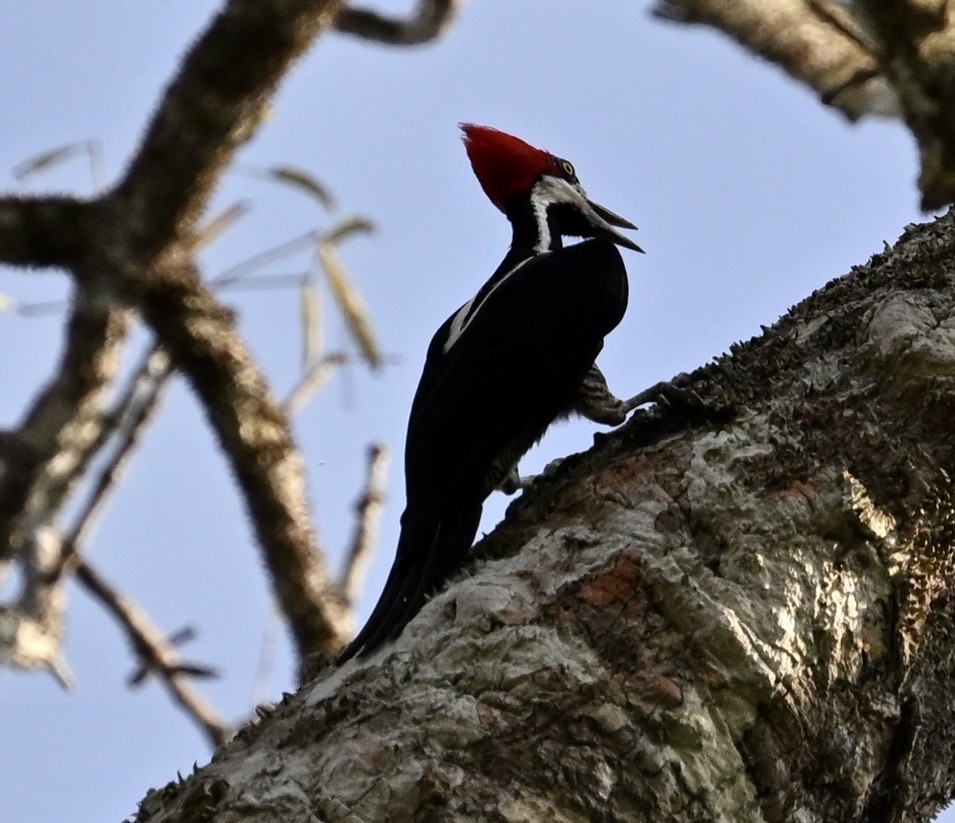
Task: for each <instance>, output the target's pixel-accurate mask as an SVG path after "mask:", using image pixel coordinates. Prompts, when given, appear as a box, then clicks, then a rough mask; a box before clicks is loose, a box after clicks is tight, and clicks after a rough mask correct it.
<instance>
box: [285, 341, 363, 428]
mask: <svg viewBox="0 0 955 823" xmlns="http://www.w3.org/2000/svg"><path fill="white" fill-rule="evenodd" d="M346 359H347V355H345V354H342V353H331V354H326V355H325V356H324V357H322V359H321V360H319V361H318V362H317V363H315V364H314V365H313V366H311V367H310V368H309V369H308V371H306V372H305V374H304V375H302V379H301V380H299V382H298V383H296V384H295V385H294V386H293V387H292V390H291V391H290V392H289V394H288V397H286V398H285V400H284V401H283V402H282V411H283V412H285V414H286V415H288V416H289V417H295V415H297V414H298V413H299V412H300V411H301V410H302V409H303V408H304V407H305V404H306V403H308V401H309V400H311V399H312V397H313V396H314V395H315V393H316V392H318V391H319V390H320V389H321V388H322V386H324V385H325V384H326V383H327V382H328V380H329V378H331V376H332V375H333V374H334V373H335V372H336V371H337V370H338V368H339V367H340V366H341V365H342V364H343V363H344V362H345V360H346Z"/></svg>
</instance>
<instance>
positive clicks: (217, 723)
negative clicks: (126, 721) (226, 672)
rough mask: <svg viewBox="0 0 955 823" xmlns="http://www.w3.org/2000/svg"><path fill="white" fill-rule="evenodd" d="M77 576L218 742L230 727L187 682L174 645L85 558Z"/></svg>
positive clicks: (208, 735) (142, 657)
mask: <svg viewBox="0 0 955 823" xmlns="http://www.w3.org/2000/svg"><path fill="white" fill-rule="evenodd" d="M76 579H77V580H78V581H79V582H80V583H81V584H82V586H83V588H85V589H86V590H87V591H88V592H89V593H90V594H91V595H93V597H95V598H96V599H97V600H99V601H100V603H102V604H103V605H104V606H105V607H106V608H107V609H108V610H109V611H110V612H111V613H112V614H113V615H114V616H115V617H116V618H117V620H118V621H119V623H120V625H121V626H122V627H123V630H124V631H125V632H126V637H127V639H128V640H129V643H130V645H131V646H132V648H133V651H134V652H135V653H136V656H137V657H138V658H139V659H140V660H141V661H142V663H143V665H144V666H147V667H148V668H149V669H150V670H152V671H154V672H156V674H158V675H159V676H160V678H161V680H162V682H163V684H164V685H165V686H166V688H167V689H168V691H169V693H170V694H171V695H172V697H173V699H174V700H175V701H176V702H177V703H178V704H179V705H180V706H182V708H183V709H185V710H186V713H187V714H188V715H189V716H190V717H192V718H193V720H195V722H196V723H197V724H198V725H199V726H200V727H201V728H202V730H203V732H205V735H206V738H207V739H208V740H209V742H210V744H211V745H212V746H213V747H215V746H220V745H222V744H223V743H225V742H227V741H228V740H229V738H230V737H232V731H231V730H230V729H229V727H228V726H227V724H226V723H225V722H224V721H223V720H221V719H220V718H219V716H218V715H217V714H216V712H215V711H214V710H213V709H212V707H211V706H209V705H208V704H207V703H206V702H205V701H204V700H203V699H202V697H200V696H199V694H198V693H197V692H196V691H195V690H194V689H193V688H192V686H191V685H190V683H189V677H190V673H189V669H190V667H189V666H188V665H186V664H183V663H182V661H180V660H179V655H178V653H177V652H176V648H175V645H174V644H173V643H172V642H170V640H169V639H168V638H167V637H165V635H164V634H163V633H162V632H161V631H160V630H159V628H157V627H156V625H155V624H154V623H153V622H152V621H151V620H150V619H149V617H148V616H147V615H146V613H145V612H144V611H142V609H140V608H139V607H138V606H137V605H136V604H135V603H133V602H132V601H131V600H130V599H129V598H128V597H126V596H125V595H123V594H121V593H120V592H118V591H117V590H116V589H115V588H113V586H111V585H110V584H109V583H108V582H107V581H106V580H105V579H104V578H103V577H102V576H101V575H100V574H99V573H98V572H97V571H96V570H95V569H93V567H92V566H90V565H89V563H87V562H86V561H85V560H81V561H79V563H78V564H77V566H76Z"/></svg>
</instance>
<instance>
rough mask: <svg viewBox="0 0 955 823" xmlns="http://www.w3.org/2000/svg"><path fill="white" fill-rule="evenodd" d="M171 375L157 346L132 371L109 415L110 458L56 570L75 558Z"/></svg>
mask: <svg viewBox="0 0 955 823" xmlns="http://www.w3.org/2000/svg"><path fill="white" fill-rule="evenodd" d="M171 375H172V365H171V364H170V362H169V358H168V356H167V355H166V352H165V351H164V350H163V349H162V348H161V347H159V346H153V347H152V348H151V349H150V350H149V352H148V353H147V354H146V356H145V357H144V358H143V361H142V363H141V364H140V366H139V368H138V369H137V370H136V371H135V373H134V375H133V378H132V379H131V380H130V382H129V386H128V387H127V389H126V392H125V393H124V394H123V396H122V397H121V398H120V399H119V401H118V402H117V403H116V411H115V412H114V413H113V414H112V415H110V417H111V418H113V419H114V420H115V421H116V422H115V424H114V425H115V434H116V443H115V445H114V446H113V448H112V453H111V454H110V456H109V458H108V459H107V460H106V462H105V464H104V465H103V466H101V467H100V468H99V469H98V471H97V475H96V477H95V478H94V479H93V480H92V481H91V483H90V491H89V493H88V494H87V498H86V501H85V502H84V503H83V505H82V506H81V507H80V510H79V513H78V514H77V515H76V517H75V518H74V524H73V527H72V528H71V529H70V531H69V532H68V534H67V535H66V537H65V538H64V541H63V546H64V552H63V556H62V559H61V564H60V572H59V573H62V571H64V570H65V569H66V568H68V567H69V566H70V565H71V564H72V563H73V562H75V558H76V555H75V552H76V549H77V547H78V546H79V545H80V544H81V543H83V542H84V541H85V539H86V537H87V535H88V534H89V532H90V530H91V529H92V526H93V523H94V521H95V519H96V516H97V515H98V514H99V512H100V511H101V510H102V508H103V506H104V505H105V504H106V501H107V499H108V497H109V494H110V492H111V491H113V490H114V489H115V488H116V483H117V481H118V480H119V477H120V475H121V474H122V470H123V469H124V468H125V466H126V464H127V463H128V462H129V459H130V457H131V456H132V453H133V449H134V448H135V447H136V445H137V443H138V441H139V437H140V435H141V434H142V432H143V429H144V428H145V427H146V424H147V423H148V422H149V421H150V419H151V418H152V416H153V413H154V412H155V411H156V409H157V407H158V405H159V398H160V396H161V394H162V391H163V389H164V388H165V386H166V385H167V384H168V381H169V377H170V376H171ZM104 431H105V429H104Z"/></svg>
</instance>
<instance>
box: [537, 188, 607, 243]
mask: <svg viewBox="0 0 955 823" xmlns="http://www.w3.org/2000/svg"><path fill="white" fill-rule="evenodd" d="M557 203H570V204H571V205H573V206H575V207H576V208H578V209H580V210H581V211H583V212H584V213H585V214H590V213H592V212H593V210H592V209H591V208H590V204H589V203H588V202H587V197H586V195H585V194H584V190H583V189H582V188H580V186H579V185H577V186H575V185H574V184H573V183H571V182H569V181H568V180H564V179H563V178H562V177H553V176H552V175H549V174H546V175H544V176H543V177H542V178H541V179H540V180H538V181H537V182H536V183H535V184H534V188H533V190H532V191H531V208H532V209H533V210H534V219H535V220H536V221H537V236H538V237H539V238H540V240H539V241H538V242H537V245H536V246H534V251H536V252H537V253H538V254H542V253H544V252H545V251H549V249H550V243H551V236H550V226H549V225H548V223H547V209H548V208H550V207H551V206H553V205H556V204H557Z"/></svg>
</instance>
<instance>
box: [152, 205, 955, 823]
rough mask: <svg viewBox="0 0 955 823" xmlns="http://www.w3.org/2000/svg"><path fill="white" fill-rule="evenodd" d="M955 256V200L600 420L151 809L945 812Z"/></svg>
mask: <svg viewBox="0 0 955 823" xmlns="http://www.w3.org/2000/svg"><path fill="white" fill-rule="evenodd" d="M953 259H955V219H953V217H952V216H951V215H949V216H947V217H945V218H943V219H940V220H938V221H936V222H933V223H929V224H926V225H923V226H913V227H909V228H908V229H907V230H906V233H905V235H904V236H903V237H902V239H901V240H900V241H899V243H898V244H897V245H896V246H895V247H894V248H888V247H887V248H886V250H885V251H884V252H883V253H881V254H878V255H876V256H875V257H873V258H872V260H871V261H870V262H869V263H868V264H867V265H865V266H859V267H857V268H855V269H854V270H853V271H852V272H851V273H850V274H848V275H846V276H845V277H842V278H840V279H837V280H835V281H833V282H832V283H831V284H830V285H829V286H827V287H826V288H825V289H823V290H821V291H819V292H817V293H815V294H814V295H812V296H811V297H810V298H808V299H807V300H806V301H805V302H803V303H801V304H800V305H798V306H796V307H795V308H794V309H792V310H791V312H790V313H789V314H788V315H786V316H785V317H784V318H782V319H781V320H780V321H779V322H778V323H777V324H776V325H775V326H773V327H772V328H769V329H766V330H765V333H764V334H763V335H762V336H761V337H759V338H758V339H754V340H752V341H750V342H748V343H746V344H741V345H738V346H735V347H734V349H733V351H732V352H731V353H730V354H728V355H725V356H723V357H720V358H719V359H717V360H716V361H715V362H714V363H712V364H711V365H709V366H706V367H704V368H701V369H699V370H698V371H697V372H695V373H694V374H693V375H691V377H690V388H691V389H692V392H694V393H695V398H693V397H692V396H691V400H690V401H689V402H688V403H687V405H685V406H669V407H658V408H654V409H653V410H651V411H649V412H647V411H644V412H640V413H638V414H637V415H636V416H635V417H634V418H633V419H632V420H631V421H630V422H629V423H628V424H627V425H626V426H624V427H622V428H621V429H619V430H618V431H616V432H614V433H613V434H611V435H609V436H606V437H600V438H599V442H598V443H597V444H596V445H595V447H594V448H593V449H592V450H591V451H590V452H588V453H586V454H583V455H578V456H576V457H574V458H572V459H569V460H567V461H566V462H565V463H564V464H563V465H561V466H560V468H559V469H558V470H556V471H555V472H553V473H552V474H551V475H550V476H548V477H546V478H543V479H541V480H539V481H538V483H537V484H536V485H535V487H534V488H533V490H532V491H531V492H529V493H526V494H525V495H524V497H523V498H522V499H521V500H520V501H518V502H517V503H516V504H515V505H513V506H512V507H511V509H510V511H509V513H508V516H507V518H506V520H505V522H504V523H503V525H502V526H501V527H500V528H498V529H497V530H496V531H495V532H494V534H492V535H491V536H490V537H489V538H488V539H487V540H486V541H485V542H484V544H483V545H482V546H481V550H482V553H483V555H484V558H483V559H482V560H481V561H480V562H479V563H478V564H477V566H476V567H475V568H472V569H471V570H470V572H469V574H468V575H467V576H465V577H464V578H463V579H459V580H458V581H456V582H455V583H453V584H452V585H451V586H450V588H449V589H448V590H447V591H445V592H444V593H442V594H440V595H439V596H437V597H435V598H434V599H433V600H432V601H431V602H430V603H429V604H428V605H427V606H426V607H425V609H424V610H423V612H422V613H421V614H420V615H419V617H418V618H417V619H416V620H415V621H413V622H412V623H411V624H410V625H409V627H408V628H407V630H406V631H405V633H404V634H403V635H402V637H401V638H400V639H399V640H398V642H397V643H396V644H394V645H392V646H389V647H387V648H386V649H385V650H383V651H382V652H380V653H378V654H377V655H375V656H373V657H371V658H370V659H368V660H365V661H358V662H352V663H349V664H348V665H346V666H344V667H342V668H341V669H336V668H334V667H328V668H325V669H324V670H322V671H321V672H319V673H318V675H317V677H315V679H314V680H313V681H312V682H310V683H309V684H308V685H307V686H306V687H305V688H303V689H302V690H301V691H300V693H298V694H297V695H295V696H288V697H287V698H286V699H285V701H283V703H282V705H281V706H279V707H278V708H277V709H276V710H275V711H274V713H263V718H262V719H261V721H260V722H259V723H258V724H257V725H255V726H253V727H249V728H248V729H246V730H245V731H244V732H242V733H240V735H239V737H238V738H237V739H236V740H235V741H234V742H233V743H231V744H230V745H229V746H227V747H225V748H223V749H222V750H220V751H219V752H218V754H217V755H216V756H215V758H214V759H213V762H212V763H211V764H210V765H208V766H206V767H204V768H202V769H200V770H199V771H197V772H196V773H195V774H194V775H192V776H191V777H188V778H187V779H185V780H184V781H182V782H180V783H177V784H170V785H169V786H167V787H166V788H165V789H162V790H158V791H155V792H153V793H151V794H150V795H149V796H148V797H147V798H146V799H145V800H144V801H143V805H142V808H141V811H140V814H139V816H138V820H139V821H141V823H145V822H146V821H149V823H157V822H158V821H170V820H206V819H208V820H212V819H214V820H216V821H217V823H228V821H233V820H235V821H238V820H242V821H244V822H245V823H248V821H279V820H281V821H285V822H286V823H295V821H314V820H331V821H338V820H342V821H345V820H357V821H378V820H394V821H404V820H469V821H470V820H504V821H537V820H550V821H588V820H601V821H633V820H648V821H658V820H659V821H663V820H666V821H705V820H725V821H793V820H796V821H854V820H858V821H862V820H866V821H874V820H879V821H909V820H926V819H929V818H930V816H931V815H932V814H933V813H935V812H937V810H938V809H939V808H940V807H941V806H942V805H943V804H944V803H945V802H946V801H947V800H949V799H950V798H951V796H952V786H953V778H955V732H953V730H952V727H951V724H950V722H949V721H950V718H951V715H952V710H953V706H952V701H953V694H955V688H953V686H955V683H953V674H955V624H953V605H952V604H953V601H952V583H951V581H952V577H953V575H952V572H953V548H952V546H953V542H952V539H953V536H955V534H953V529H955V518H953V515H952V496H953V495H952V483H951V477H952V473H953V472H955V463H953V459H955V395H953V390H955V265H953V263H952V262H951V261H952V260H953ZM643 354H644V353H642V352H641V353H640V356H643ZM697 401H700V402H697Z"/></svg>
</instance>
